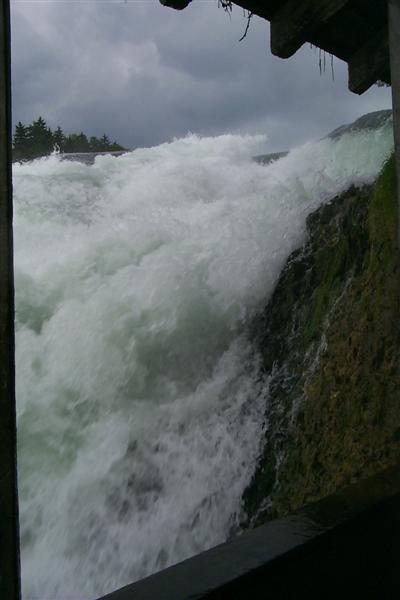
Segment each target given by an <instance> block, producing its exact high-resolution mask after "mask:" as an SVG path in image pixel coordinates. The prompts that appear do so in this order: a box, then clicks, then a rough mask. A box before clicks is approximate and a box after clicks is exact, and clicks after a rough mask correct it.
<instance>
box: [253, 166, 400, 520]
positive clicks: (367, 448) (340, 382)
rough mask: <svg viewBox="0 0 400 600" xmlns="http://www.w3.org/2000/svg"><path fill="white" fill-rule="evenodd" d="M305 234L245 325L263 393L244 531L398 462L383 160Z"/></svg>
mask: <svg viewBox="0 0 400 600" xmlns="http://www.w3.org/2000/svg"><path fill="white" fill-rule="evenodd" d="M307 230H308V239H307V242H306V244H305V246H304V247H303V248H301V249H300V250H298V251H296V252H295V253H293V254H292V255H291V256H290V258H289V260H288V261H287V264H286V267H285V269H284V270H283V272H282V274H281V277H280V280H279V282H278V285H277V287H276V289H275V292H274V294H273V297H272V298H271V300H270V302H269V303H268V305H267V306H266V308H265V311H264V313H263V315H262V316H261V318H259V319H258V320H257V322H256V323H255V324H254V336H255V339H256V341H257V344H258V346H259V348H260V349H261V353H262V356H263V364H264V369H265V372H266V374H267V376H268V378H269V398H268V405H267V406H266V413H265V414H266V433H265V447H264V450H263V453H262V456H261V457H260V460H259V464H258V466H257V469H256V472H255V475H254V477H253V480H252V482H251V484H250V486H249V488H248V489H247V491H246V493H245V496H244V507H245V511H246V513H247V515H248V519H247V522H246V525H257V524H260V523H262V522H263V521H265V520H267V519H270V518H272V517H276V516H281V515H283V514H285V513H287V512H289V511H292V510H295V509H296V508H298V507H300V506H301V505H304V504H306V503H309V502H311V501H313V500H316V499H318V498H321V497H323V496H325V495H327V494H329V493H331V492H333V491H334V490H336V489H338V488H340V487H341V486H343V485H345V484H347V483H350V482H352V481H355V480H356V479H358V478H361V477H365V476H367V475H369V474H372V473H374V472H376V471H378V470H379V469H382V468H383V467H385V466H387V465H389V464H392V463H394V462H396V461H399V460H400V401H399V400H400V385H399V384H400V373H399V350H400V326H399V266H398V254H397V250H396V201H395V169H394V160H393V158H392V159H390V160H389V161H388V162H387V163H386V165H385V167H384V169H383V171H382V173H381V175H380V177H379V179H378V180H377V182H376V183H375V185H374V186H370V187H364V188H362V189H356V188H352V189H350V190H348V191H347V192H346V193H344V194H343V195H341V196H339V197H336V198H334V199H333V200H332V201H331V202H330V203H328V204H325V205H323V206H322V207H321V208H320V209H319V210H317V211H316V212H315V213H314V214H312V215H310V217H309V218H308V223H307Z"/></svg>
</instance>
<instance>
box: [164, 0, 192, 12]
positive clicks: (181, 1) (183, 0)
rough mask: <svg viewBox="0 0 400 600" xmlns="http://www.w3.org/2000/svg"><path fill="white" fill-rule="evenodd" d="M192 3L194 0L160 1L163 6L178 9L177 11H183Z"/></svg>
mask: <svg viewBox="0 0 400 600" xmlns="http://www.w3.org/2000/svg"><path fill="white" fill-rule="evenodd" d="M191 1H192V0H160V2H161V4H163V5H164V6H169V7H170V8H176V10H183V9H184V8H186V7H187V6H188V5H189V4H190V3H191Z"/></svg>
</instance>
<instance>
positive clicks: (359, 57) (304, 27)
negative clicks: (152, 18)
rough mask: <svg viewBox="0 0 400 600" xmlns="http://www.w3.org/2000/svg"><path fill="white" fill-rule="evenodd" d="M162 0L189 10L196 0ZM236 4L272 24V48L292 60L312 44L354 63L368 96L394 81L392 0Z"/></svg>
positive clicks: (352, 75)
mask: <svg viewBox="0 0 400 600" xmlns="http://www.w3.org/2000/svg"><path fill="white" fill-rule="evenodd" d="M193 1H194V2H196V1H201V0H193ZM160 2H161V4H163V5H165V6H170V7H172V8H176V9H178V10H183V9H184V8H186V7H187V6H188V5H189V4H190V3H191V2H192V0H160ZM225 4H227V3H225ZM232 4H236V5H237V6H240V7H241V8H244V9H245V10H247V11H249V13H252V14H254V15H257V16H259V17H261V18H262V19H266V20H268V21H269V22H270V25H271V51H272V53H273V54H275V55H276V56H279V57H280V58H289V57H290V56H292V55H293V54H294V53H295V52H296V51H297V50H298V49H299V48H300V47H301V46H302V45H303V44H304V43H306V42H309V43H310V44H313V45H314V46H317V47H318V48H321V50H323V51H325V52H327V53H329V54H332V55H334V56H337V57H338V58H340V59H342V60H344V61H346V62H347V63H348V68H349V88H350V90H351V91H352V92H355V93H356V94H362V93H363V92H365V91H366V90H367V89H368V88H369V87H370V86H371V85H373V84H374V83H376V82H377V81H384V82H385V83H389V84H390V62H389V43H388V20H387V2H386V0H234V1H233V2H232Z"/></svg>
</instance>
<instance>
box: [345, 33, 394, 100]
mask: <svg viewBox="0 0 400 600" xmlns="http://www.w3.org/2000/svg"><path fill="white" fill-rule="evenodd" d="M388 64H389V38H388V28H387V27H384V28H383V29H381V30H380V31H378V32H377V33H376V34H375V35H374V36H373V37H371V38H370V39H369V40H368V41H367V42H366V43H365V44H364V46H362V47H361V48H359V49H358V50H357V51H356V53H355V54H354V55H353V56H352V58H351V59H350V60H349V89H350V90H351V91H352V92H354V93H356V94H363V93H364V92H365V91H367V90H368V88H370V87H371V85H373V84H374V83H375V82H376V81H377V80H378V79H379V78H380V76H381V74H382V73H384V72H385V69H387V67H388ZM385 79H388V76H387V75H386V78H385Z"/></svg>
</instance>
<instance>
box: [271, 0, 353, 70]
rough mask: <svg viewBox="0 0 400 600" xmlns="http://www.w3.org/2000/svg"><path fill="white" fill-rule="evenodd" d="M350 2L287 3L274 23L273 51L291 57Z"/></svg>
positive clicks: (314, 0)
mask: <svg viewBox="0 0 400 600" xmlns="http://www.w3.org/2000/svg"><path fill="white" fill-rule="evenodd" d="M347 2H348V0H303V1H302V2H299V0H287V1H286V2H284V3H283V4H282V7H281V8H280V9H279V10H278V11H276V12H275V13H274V15H273V17H272V19H271V51H272V54H275V55H276V56H279V57H280V58H289V56H292V55H293V54H294V53H295V52H296V51H297V50H298V49H299V48H300V47H301V46H302V45H303V44H304V43H305V42H306V41H307V40H309V39H310V36H311V35H312V33H313V32H314V31H317V30H318V29H319V28H320V27H321V26H322V25H324V24H325V23H327V22H328V21H329V19H331V18H332V17H333V15H335V14H336V13H337V12H339V11H340V10H341V9H342V8H343V6H345V5H346V4H347Z"/></svg>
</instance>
